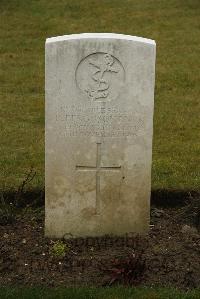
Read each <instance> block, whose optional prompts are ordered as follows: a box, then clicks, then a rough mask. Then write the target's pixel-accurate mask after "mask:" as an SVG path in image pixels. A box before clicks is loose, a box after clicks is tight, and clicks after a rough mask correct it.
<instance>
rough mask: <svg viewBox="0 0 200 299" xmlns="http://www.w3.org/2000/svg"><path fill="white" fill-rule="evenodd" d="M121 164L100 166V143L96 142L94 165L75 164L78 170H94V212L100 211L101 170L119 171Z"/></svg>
mask: <svg viewBox="0 0 200 299" xmlns="http://www.w3.org/2000/svg"><path fill="white" fill-rule="evenodd" d="M120 169H121V166H101V143H97V154H96V166H81V165H77V166H76V170H78V171H95V172H96V214H99V213H100V175H101V172H102V171H119V170H120Z"/></svg>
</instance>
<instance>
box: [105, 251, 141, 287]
mask: <svg viewBox="0 0 200 299" xmlns="http://www.w3.org/2000/svg"><path fill="white" fill-rule="evenodd" d="M145 269H146V262H145V259H144V256H143V252H139V253H134V252H132V253H131V254H129V255H128V256H126V257H122V258H116V259H114V260H112V261H111V268H109V269H107V270H106V269H104V271H106V272H108V273H109V276H110V281H109V285H112V284H114V283H122V284H125V285H136V284H138V283H139V282H140V281H141V280H142V278H143V275H144V272H145Z"/></svg>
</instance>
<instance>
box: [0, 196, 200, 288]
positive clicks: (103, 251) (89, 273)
mask: <svg viewBox="0 0 200 299" xmlns="http://www.w3.org/2000/svg"><path fill="white" fill-rule="evenodd" d="M198 203H199V199H197V198H196V199H190V200H189V201H184V205H182V206H179V207H162V208H161V207H158V206H157V207H156V206H153V207H152V210H151V226H150V232H149V234H148V235H145V236H135V235H130V234H129V235H126V236H124V237H121V238H120V237H113V236H104V237H101V238H85V239H83V238H79V239H72V238H71V239H67V240H66V239H63V240H62V242H63V243H62V244H65V255H62V254H60V255H59V254H58V256H56V255H55V254H53V253H52V248H53V246H54V245H55V243H56V240H50V239H47V238H45V237H44V212H43V210H42V211H40V213H38V212H36V211H34V210H31V211H29V212H26V213H24V214H21V215H20V216H18V217H17V219H16V220H15V222H14V223H12V224H7V225H0V285H1V286H5V285H11V284H12V285H19V284H20V285H26V286H36V285H37V286H38V285H45V286H52V287H54V286H72V285H73V286H85V285H89V286H102V285H109V283H110V282H111V280H112V277H111V275H110V272H109V271H110V269H113V267H114V266H115V265H116V260H120V259H122V260H124V259H127V258H128V257H130V256H133V255H135V254H136V255H138V256H139V257H140V256H141V258H142V259H143V260H144V261H145V265H146V266H145V269H144V271H143V273H142V276H141V277H140V279H138V280H137V282H135V283H137V284H140V285H159V286H174V287H179V288H184V289H185V288H194V287H199V286H200V266H199V265H200V231H199V222H198V221H197V219H199V218H198V217H199V215H198V213H199V206H198ZM114 261H115V262H114Z"/></svg>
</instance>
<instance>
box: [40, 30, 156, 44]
mask: <svg viewBox="0 0 200 299" xmlns="http://www.w3.org/2000/svg"><path fill="white" fill-rule="evenodd" d="M92 38H94V39H98V38H101V39H104V38H105V39H122V40H127V41H134V42H140V43H146V44H151V45H155V41H154V40H152V39H148V38H143V37H138V36H132V35H126V34H118V33H80V34H69V35H62V36H55V37H50V38H47V39H46V43H54V42H59V41H67V40H73V39H75V40H77V39H92Z"/></svg>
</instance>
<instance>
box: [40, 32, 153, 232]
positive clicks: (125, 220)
mask: <svg viewBox="0 0 200 299" xmlns="http://www.w3.org/2000/svg"><path fill="white" fill-rule="evenodd" d="M155 50H156V46H155V42H154V41H153V40H150V39H146V38H141V37H136V36H130V35H123V34H114V33H83V34H72V35H64V36H58V37H52V38H48V39H47V42H46V70H45V71H46V73H45V82H46V84H45V105H46V110H45V124H46V127H45V138H46V142H45V147H46V148H45V156H46V160H45V161H46V162H45V163H46V164H45V188H46V191H45V197H46V206H45V210H46V218H45V221H46V235H47V236H49V237H63V236H64V235H69V236H74V237H80V236H102V235H105V234H115V235H122V234H125V233H131V232H137V233H144V232H146V231H148V228H149V215H150V213H149V212H150V191H151V160H152V137H153V110H154V108H153V107H154V81H155V53H156V51H155Z"/></svg>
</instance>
